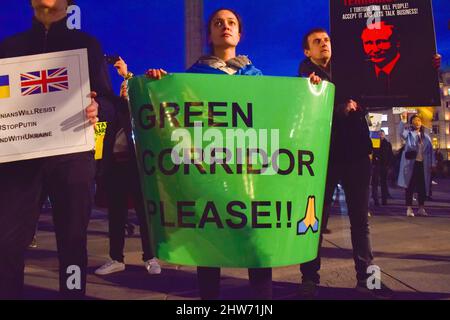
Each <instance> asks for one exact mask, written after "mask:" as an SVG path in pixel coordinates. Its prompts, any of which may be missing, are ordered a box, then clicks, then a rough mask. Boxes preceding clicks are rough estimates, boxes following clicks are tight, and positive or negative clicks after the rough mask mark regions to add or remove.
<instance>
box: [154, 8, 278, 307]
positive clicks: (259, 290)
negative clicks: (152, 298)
mask: <svg viewBox="0 0 450 320" xmlns="http://www.w3.org/2000/svg"><path fill="white" fill-rule="evenodd" d="M242 29H243V25H242V20H241V18H240V16H239V15H238V14H237V13H236V12H234V11H233V10H230V9H219V10H216V11H215V12H213V13H212V15H211V16H210V18H209V21H208V25H207V30H208V41H209V43H210V44H211V53H212V54H211V55H207V56H203V57H201V58H200V59H198V61H197V62H196V63H195V64H194V65H193V66H191V67H190V68H189V69H188V70H187V72H189V73H208V74H229V75H246V76H258V75H262V72H261V71H260V70H259V69H257V68H255V67H254V66H253V64H252V63H251V61H250V60H249V59H248V58H247V56H243V55H239V56H237V55H236V47H237V45H238V44H239V41H240V39H241V35H242ZM166 74H167V72H166V71H164V70H162V69H150V70H148V71H147V76H148V77H150V78H153V79H161V78H162V77H163V76H164V75H166ZM248 274H249V280H250V285H251V286H252V288H253V289H254V295H255V298H257V299H271V298H272V269H271V268H250V269H248ZM197 276H198V283H199V291H200V297H201V298H202V299H204V300H205V299H206V300H213V299H218V298H219V295H220V268H214V267H201V266H198V267H197Z"/></svg>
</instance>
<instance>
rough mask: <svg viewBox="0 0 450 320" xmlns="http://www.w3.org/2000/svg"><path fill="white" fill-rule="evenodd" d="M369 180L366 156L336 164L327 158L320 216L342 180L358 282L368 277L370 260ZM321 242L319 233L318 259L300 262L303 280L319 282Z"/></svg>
mask: <svg viewBox="0 0 450 320" xmlns="http://www.w3.org/2000/svg"><path fill="white" fill-rule="evenodd" d="M369 180H370V160H369V158H368V157H367V159H360V160H358V161H353V162H351V163H336V162H334V161H332V160H331V159H330V161H329V163H328V175H327V182H326V187H325V202H324V209H323V215H324V216H325V217H328V215H329V211H330V208H331V204H332V201H333V192H334V189H335V187H336V185H337V184H338V183H339V182H341V183H342V186H343V188H344V192H345V199H346V202H347V207H348V216H349V218H350V227H351V238H352V246H353V260H354V261H355V270H356V278H357V280H358V281H364V280H366V279H367V277H368V274H367V268H368V267H369V266H370V265H371V264H372V260H373V255H372V248H371V244H370V234H369V233H370V232H369V221H368V199H369ZM323 225H324V224H323V223H322V224H321V231H322V230H323ZM322 241H323V236H322V232H321V234H320V240H319V252H318V255H317V258H316V259H314V260H313V261H310V262H307V263H304V264H302V265H300V271H301V273H302V278H303V281H313V282H315V283H317V284H318V283H320V276H319V270H320V265H321V247H322Z"/></svg>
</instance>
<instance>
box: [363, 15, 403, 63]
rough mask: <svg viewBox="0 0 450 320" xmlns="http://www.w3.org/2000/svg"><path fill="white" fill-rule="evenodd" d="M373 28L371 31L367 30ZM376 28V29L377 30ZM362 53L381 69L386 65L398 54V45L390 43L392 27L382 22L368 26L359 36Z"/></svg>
mask: <svg viewBox="0 0 450 320" xmlns="http://www.w3.org/2000/svg"><path fill="white" fill-rule="evenodd" d="M370 27H373V28H372V29H369V28H370ZM377 27H378V28H377ZM361 39H362V42H363V47H364V52H365V53H366V55H367V56H368V58H369V59H370V61H372V63H375V64H376V65H378V66H380V67H383V66H385V65H386V64H388V63H389V62H390V61H392V59H394V58H395V56H396V55H397V53H398V48H399V47H400V43H394V42H393V41H392V26H389V25H386V24H385V23H384V22H381V24H378V25H377V26H376V27H375V25H372V26H369V27H367V28H366V29H364V31H363V32H362V34H361Z"/></svg>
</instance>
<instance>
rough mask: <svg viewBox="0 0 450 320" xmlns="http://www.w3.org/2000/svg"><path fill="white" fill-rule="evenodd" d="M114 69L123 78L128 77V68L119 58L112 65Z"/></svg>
mask: <svg viewBox="0 0 450 320" xmlns="http://www.w3.org/2000/svg"><path fill="white" fill-rule="evenodd" d="M114 68H116V69H117V73H118V74H119V75H120V76H121V77H122V78H125V77H126V76H127V75H128V66H127V64H126V63H125V61H123V59H122V58H120V57H119V61H117V62H116V63H115V64H114Z"/></svg>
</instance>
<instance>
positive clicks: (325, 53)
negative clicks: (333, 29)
mask: <svg viewBox="0 0 450 320" xmlns="http://www.w3.org/2000/svg"><path fill="white" fill-rule="evenodd" d="M308 44H309V49H305V56H307V57H308V58H312V59H313V60H324V59H330V58H331V40H330V36H329V35H328V34H327V33H326V32H316V33H313V34H311V35H309V37H308Z"/></svg>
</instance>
